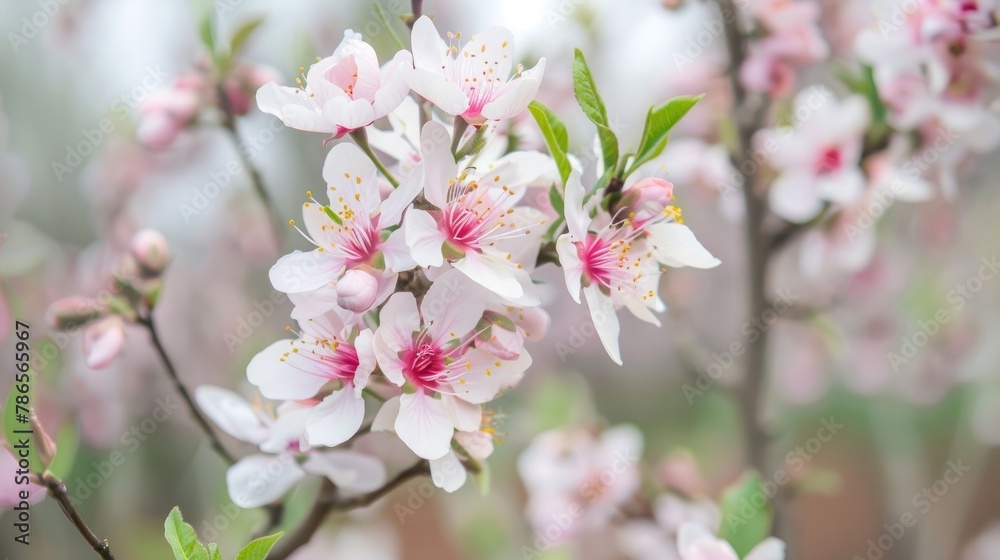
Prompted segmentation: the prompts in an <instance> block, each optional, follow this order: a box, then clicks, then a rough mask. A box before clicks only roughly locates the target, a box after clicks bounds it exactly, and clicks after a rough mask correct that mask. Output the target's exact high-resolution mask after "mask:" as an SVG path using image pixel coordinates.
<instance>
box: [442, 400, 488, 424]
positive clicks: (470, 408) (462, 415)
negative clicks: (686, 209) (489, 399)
mask: <svg viewBox="0 0 1000 560" xmlns="http://www.w3.org/2000/svg"><path fill="white" fill-rule="evenodd" d="M441 402H442V403H444V409H445V412H447V413H448V418H450V419H451V422H452V424H454V425H455V429H456V430H461V431H463V432H474V431H476V430H478V429H479V427H480V426H481V425H482V423H483V407H482V406H481V405H478V404H472V403H470V402H467V401H464V400H462V399H460V398H458V397H456V396H454V395H441Z"/></svg>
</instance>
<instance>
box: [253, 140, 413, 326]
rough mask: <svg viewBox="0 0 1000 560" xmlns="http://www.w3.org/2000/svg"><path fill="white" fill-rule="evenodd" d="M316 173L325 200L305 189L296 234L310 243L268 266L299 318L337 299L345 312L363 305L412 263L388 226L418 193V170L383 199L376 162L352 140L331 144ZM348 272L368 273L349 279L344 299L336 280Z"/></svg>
mask: <svg viewBox="0 0 1000 560" xmlns="http://www.w3.org/2000/svg"><path fill="white" fill-rule="evenodd" d="M323 179H324V180H325V181H326V183H327V185H328V188H327V189H326V194H327V197H328V200H329V203H327V204H324V203H322V202H319V200H317V199H316V198H312V194H311V193H308V194H309V196H310V200H311V201H310V202H307V203H305V204H304V205H303V208H302V216H303V222H304V224H305V232H303V236H305V237H306V239H308V240H309V241H310V242H311V243H312V244H313V245H315V246H316V249H313V250H312V251H309V252H306V253H304V252H301V251H294V252H292V253H290V254H288V255H285V256H284V257H282V258H281V259H280V260H278V262H277V263H276V264H275V265H274V266H273V267H272V268H271V271H270V278H271V283H272V284H273V285H274V287H275V289H277V290H279V291H282V292H285V293H289V294H300V295H301V297H298V298H293V300H295V303H296V304H297V308H299V313H298V316H299V317H302V316H305V317H308V316H312V315H319V314H322V313H325V312H326V311H328V310H330V309H333V308H334V307H337V305H338V303H339V305H340V306H342V307H345V308H346V309H349V310H350V311H354V312H363V311H366V310H368V309H370V308H371V307H372V306H374V305H377V304H378V303H380V302H382V301H384V300H385V298H386V297H388V295H389V293H391V292H392V289H393V287H394V285H395V281H396V276H395V274H396V273H397V272H399V271H402V270H408V269H410V268H412V267H413V262H412V259H411V258H410V257H409V254H408V251H407V248H406V244H405V242H404V240H403V234H402V232H401V231H400V230H396V231H395V232H392V233H389V228H392V227H393V226H396V225H398V224H399V222H400V219H401V217H402V214H403V210H404V209H405V208H406V205H408V204H409V203H410V202H411V201H412V200H413V199H414V197H416V196H417V194H418V193H419V192H420V189H421V187H422V181H423V175H422V174H420V173H416V174H414V175H413V176H411V177H410V178H408V180H407V181H404V183H403V184H402V185H400V186H399V188H398V189H395V190H393V191H392V192H391V193H389V195H388V196H386V197H384V198H383V197H382V196H381V194H380V193H379V179H378V171H377V170H376V168H375V165H374V164H373V163H372V162H371V161H370V160H369V159H368V158H367V157H366V156H365V155H364V153H362V151H361V149H360V148H358V147H357V146H354V145H353V144H338V145H336V146H334V147H333V149H331V150H330V153H329V154H328V155H327V157H326V163H325V164H324V166H323ZM321 198H322V197H321ZM293 223H294V222H293ZM349 270H356V271H360V272H361V273H363V274H364V275H367V276H369V277H370V278H368V279H366V278H365V277H364V276H359V275H352V276H351V277H349V278H348V286H346V288H347V289H348V290H349V292H347V294H346V295H347V296H348V297H343V294H340V292H339V291H338V282H339V281H340V280H341V279H342V278H344V277H345V272H346V271H349ZM338 295H340V297H338Z"/></svg>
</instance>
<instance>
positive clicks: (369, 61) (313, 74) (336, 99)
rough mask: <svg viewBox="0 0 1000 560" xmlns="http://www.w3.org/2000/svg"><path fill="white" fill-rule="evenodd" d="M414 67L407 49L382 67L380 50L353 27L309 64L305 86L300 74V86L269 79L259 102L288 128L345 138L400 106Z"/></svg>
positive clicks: (262, 90)
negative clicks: (327, 52)
mask: <svg viewBox="0 0 1000 560" xmlns="http://www.w3.org/2000/svg"><path fill="white" fill-rule="evenodd" d="M411 70H412V64H411V57H410V53H408V52H406V51H399V52H398V53H396V56H395V57H393V59H392V60H391V61H390V62H389V63H388V64H386V65H385V66H384V67H382V68H381V69H380V68H379V64H378V56H377V55H376V54H375V49H373V48H372V46H371V45H369V44H368V43H365V42H364V41H362V40H361V34H359V33H355V32H354V31H351V30H350V29H348V30H347V31H345V32H344V40H343V41H341V43H340V46H338V47H337V50H336V51H334V53H333V55H332V56H329V57H327V58H324V59H321V60H319V61H318V62H316V64H313V65H312V66H310V67H309V73H308V74H306V75H305V79H306V81H305V84H304V85H303V83H302V79H301V78H296V82H298V85H299V87H298V88H291V87H284V86H279V85H278V84H276V83H274V82H269V83H267V84H265V85H264V86H263V87H262V88H260V89H259V90H257V105H258V106H259V107H260V110H261V111H263V112H265V113H269V114H271V115H274V116H276V117H278V118H279V119H281V122H283V123H285V126H287V127H290V128H296V129H298V130H306V131H309V132H324V133H327V134H330V135H331V136H332V137H333V138H340V137H341V136H343V135H344V134H347V133H348V132H351V131H353V130H357V129H360V128H364V127H366V126H368V125H370V124H372V123H373V122H375V121H376V120H377V119H380V118H382V117H384V116H386V115H387V114H389V113H390V112H391V111H392V110H393V109H395V108H396V107H398V106H399V104H400V103H401V102H402V101H403V99H405V98H406V95H407V94H408V93H409V91H410V89H409V86H408V85H407V75H408V74H409V72H410V71H411Z"/></svg>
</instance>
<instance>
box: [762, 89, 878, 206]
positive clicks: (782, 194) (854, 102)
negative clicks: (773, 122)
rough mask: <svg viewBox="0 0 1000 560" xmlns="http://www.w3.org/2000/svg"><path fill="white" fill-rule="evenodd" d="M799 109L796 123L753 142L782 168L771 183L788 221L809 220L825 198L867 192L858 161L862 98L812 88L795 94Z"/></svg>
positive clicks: (864, 118) (845, 199)
mask: <svg viewBox="0 0 1000 560" xmlns="http://www.w3.org/2000/svg"><path fill="white" fill-rule="evenodd" d="M795 114H796V115H797V116H798V118H797V121H796V124H795V126H794V127H783V128H777V129H768V130H762V131H761V132H759V133H758V135H757V136H756V137H755V139H754V143H755V145H756V149H757V151H758V152H760V153H764V154H767V158H768V161H769V162H770V164H771V165H772V166H773V167H774V168H775V169H776V170H778V171H780V172H781V175H780V176H779V177H778V178H777V179H775V181H774V183H773V184H772V185H771V190H770V203H771V208H772V209H773V210H774V212H775V213H776V214H778V215H779V216H781V217H782V218H784V219H786V220H788V221H791V222H807V221H809V220H810V219H812V218H814V217H815V216H816V215H817V214H819V213H820V211H821V210H822V209H823V205H824V203H826V202H830V203H834V204H838V205H845V204H850V203H852V202H855V201H857V200H858V198H860V197H861V194H862V193H863V192H864V188H865V183H866V181H865V176H864V174H863V173H862V172H861V169H860V168H859V166H858V165H859V162H860V161H861V150H862V148H863V146H864V134H865V130H866V128H867V126H868V122H869V110H868V102H867V101H865V100H864V98H862V97H859V96H854V97H850V98H847V99H845V100H844V101H842V102H839V103H838V102H835V101H833V100H832V99H830V94H829V93H824V92H822V91H816V90H812V89H810V90H805V91H803V92H802V93H800V94H799V96H798V97H797V98H796V102H795Z"/></svg>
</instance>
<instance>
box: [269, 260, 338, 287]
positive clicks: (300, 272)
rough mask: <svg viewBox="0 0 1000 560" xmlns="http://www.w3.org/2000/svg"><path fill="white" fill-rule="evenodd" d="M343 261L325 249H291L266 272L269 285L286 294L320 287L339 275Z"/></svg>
mask: <svg viewBox="0 0 1000 560" xmlns="http://www.w3.org/2000/svg"><path fill="white" fill-rule="evenodd" d="M343 270H344V263H343V262H342V261H340V260H339V259H336V258H333V257H332V255H331V254H330V253H329V252H327V251H319V250H318V249H317V250H313V251H309V252H308V253H303V252H302V251H293V252H291V253H289V254H287V255H285V256H283V257H281V258H280V259H278V262H276V263H274V266H272V267H271V270H270V271H269V272H268V277H269V278H270V279H271V285H272V286H274V289H275V290H278V291H279V292H285V293H286V294H293V293H300V292H309V291H312V290H315V289H317V288H321V287H323V286H325V285H327V284H329V283H331V282H333V281H334V280H336V279H337V277H338V276H340V273H341V272H343Z"/></svg>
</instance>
